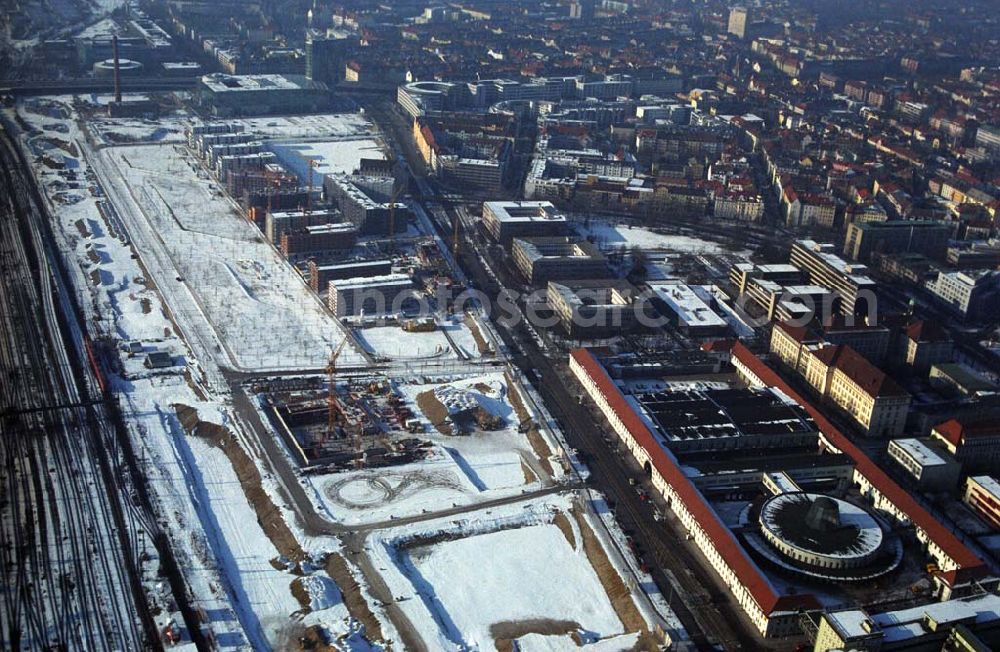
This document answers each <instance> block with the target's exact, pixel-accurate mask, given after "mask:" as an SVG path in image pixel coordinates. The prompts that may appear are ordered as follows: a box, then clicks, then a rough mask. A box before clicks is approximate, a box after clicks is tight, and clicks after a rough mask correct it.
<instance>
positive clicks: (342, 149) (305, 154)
mask: <svg viewBox="0 0 1000 652" xmlns="http://www.w3.org/2000/svg"><path fill="white" fill-rule="evenodd" d="M268 149H270V150H271V151H273V152H274V153H275V154H276V155H277V156H278V160H279V161H281V163H282V164H283V165H284V166H285V167H286V168H287V169H288V170H290V171H291V172H293V173H294V174H296V175H298V177H299V178H300V179H306V178H307V177H308V175H309V161H315V167H314V171H313V173H314V174H315V175H316V177H315V178H316V179H317V183H319V179H322V176H323V175H324V174H333V173H337V172H339V173H343V174H350V173H351V172H353V171H354V170H355V169H357V167H358V164H359V163H361V159H362V158H375V159H384V158H385V154H383V153H382V149H381V147H380V146H379V144H378V143H377V142H375V141H374V140H371V139H369V138H365V139H360V140H359V139H354V138H352V139H350V140H334V141H324V142H317V141H309V142H298V143H286V142H280V143H279V142H272V143H270V144H268Z"/></svg>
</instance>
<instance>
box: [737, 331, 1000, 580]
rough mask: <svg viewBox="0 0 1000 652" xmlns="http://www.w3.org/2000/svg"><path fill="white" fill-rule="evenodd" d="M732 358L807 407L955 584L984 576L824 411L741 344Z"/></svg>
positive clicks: (960, 546)
mask: <svg viewBox="0 0 1000 652" xmlns="http://www.w3.org/2000/svg"><path fill="white" fill-rule="evenodd" d="M733 356H734V357H735V358H736V359H738V360H739V361H740V362H741V363H742V364H744V365H746V366H747V367H748V368H749V369H750V370H751V371H752V372H753V373H754V374H755V375H756V376H757V377H758V378H760V379H761V381H763V382H764V383H765V384H767V385H769V386H772V387H777V388H778V389H780V390H781V391H782V392H784V393H785V394H787V395H788V396H789V397H791V398H792V399H793V400H795V401H796V402H797V403H798V404H799V405H801V406H802V407H803V408H805V410H806V412H808V413H809V416H811V417H812V418H813V421H815V422H816V425H817V426H819V429H820V431H822V433H823V434H824V436H826V438H827V439H828V440H829V441H830V443H832V444H833V445H834V446H836V447H837V449H838V450H840V451H841V452H842V453H844V454H845V455H848V456H849V457H850V458H851V459H853V460H854V464H855V468H856V469H857V471H858V472H859V473H861V474H862V475H863V476H864V477H865V478H866V479H867V480H868V482H870V483H871V485H872V486H873V487H875V488H876V489H878V490H879V491H880V492H881V493H882V494H883V495H884V496H886V497H887V498H889V500H891V501H892V502H893V504H894V505H896V507H897V508H898V509H899V510H900V511H901V512H903V513H904V514H906V516H907V517H908V518H909V519H910V521H911V522H912V523H913V524H914V525H916V526H918V527H919V528H920V529H922V530H923V531H924V532H926V533H927V536H928V538H930V540H931V541H933V542H934V543H936V544H937V545H938V546H939V547H940V548H941V549H942V550H944V551H945V553H946V554H947V555H948V556H949V557H950V558H951V559H952V560H953V561H954V562H955V564H956V566H957V567H958V569H957V570H958V571H959V572H958V573H956V576H955V580H956V581H965V580H968V579H970V578H972V577H979V576H981V574H982V572H983V569H984V568H985V566H984V564H983V561H982V560H981V559H979V557H978V556H977V555H976V554H975V553H974V552H972V550H970V549H969V548H968V547H967V546H966V545H965V544H964V543H962V542H961V541H959V540H958V538H957V537H956V536H955V535H954V534H953V533H952V532H951V531H950V530H949V529H948V528H946V527H945V526H944V525H942V524H941V523H940V522H938V520H937V519H936V518H934V516H933V515H931V513H930V512H928V511H927V510H926V509H924V508H923V507H922V506H921V505H920V504H919V503H917V501H916V500H914V498H913V496H911V495H910V494H909V493H907V492H906V491H904V490H903V489H902V488H901V487H900V486H899V485H897V484H896V483H895V482H894V481H893V480H892V478H890V477H889V476H888V475H886V473H885V471H883V470H882V469H880V468H879V467H878V465H876V464H875V462H873V461H872V460H871V459H870V458H869V457H868V456H867V455H865V453H864V451H862V450H861V449H860V448H858V447H857V446H855V445H854V443H853V442H851V440H850V439H848V438H847V436H846V435H844V433H842V432H841V431H840V430H838V429H837V428H836V427H835V426H834V425H833V423H832V422H831V421H830V420H829V419H827V418H826V416H824V414H823V413H822V412H820V411H819V410H818V409H817V408H816V407H815V406H814V405H812V404H811V403H810V402H809V401H807V400H806V399H805V397H803V396H802V395H800V394H799V393H798V392H796V391H795V390H794V389H793V388H792V387H791V386H790V385H789V384H788V383H786V382H785V381H784V380H783V379H782V378H781V377H780V376H779V375H778V373H777V372H776V371H774V370H773V369H771V367H769V366H768V365H766V364H765V363H764V361H763V360H761V359H760V358H758V357H757V356H756V355H754V354H753V352H752V351H750V349H748V348H746V346H744V345H743V344H742V343H739V342H738V343H737V344H736V346H734V347H733Z"/></svg>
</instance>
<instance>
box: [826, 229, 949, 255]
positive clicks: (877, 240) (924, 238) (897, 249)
mask: <svg viewBox="0 0 1000 652" xmlns="http://www.w3.org/2000/svg"><path fill="white" fill-rule="evenodd" d="M954 230H955V229H954V226H953V225H952V224H949V223H948V222H933V221H918V220H894V221H891V222H855V223H853V224H849V225H848V227H847V238H846V240H845V241H844V255H845V256H847V257H848V258H850V259H852V260H857V261H861V262H868V261H869V260H871V255H872V253H874V252H879V253H882V254H895V253H916V254H922V255H924V256H927V257H928V258H933V259H935V260H943V259H944V257H945V254H946V252H947V250H948V240H949V238H951V237H952V235H953V234H954Z"/></svg>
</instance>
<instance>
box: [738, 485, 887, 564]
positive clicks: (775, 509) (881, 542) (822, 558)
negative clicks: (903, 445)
mask: <svg viewBox="0 0 1000 652" xmlns="http://www.w3.org/2000/svg"><path fill="white" fill-rule="evenodd" d="M757 522H758V525H759V528H760V530H759V534H758V533H754V536H749V537H748V541H749V542H750V544H751V546H752V547H753V548H754V549H755V550H756V551H757V552H758V553H760V554H761V555H763V556H765V557H766V558H768V559H769V560H770V561H771V562H773V563H775V564H777V565H779V566H781V567H782V568H784V569H786V570H790V571H793V572H795V573H797V574H802V575H808V576H810V577H814V578H819V579H827V580H836V581H860V580H866V579H871V578H873V577H877V576H879V575H883V574H885V573H887V572H889V571H891V570H892V569H894V568H895V567H896V566H898V565H899V562H900V560H901V559H902V552H903V551H902V544H901V543H900V541H899V539H898V537H896V536H894V535H893V534H892V533H891V532H890V531H889V529H888V527H887V526H886V525H885V524H884V523H883V522H882V521H881V519H879V518H878V517H876V516H875V515H874V514H872V513H870V512H869V511H868V510H866V509H864V508H863V507H859V506H858V505H855V504H854V503H851V502H848V501H846V500H843V499H841V498H835V497H833V496H828V495H824V494H815V493H807V492H802V491H793V492H788V493H781V494H778V495H775V496H772V497H771V498H768V499H767V500H766V501H764V503H763V504H762V505H761V507H760V515H759V517H758V519H757Z"/></svg>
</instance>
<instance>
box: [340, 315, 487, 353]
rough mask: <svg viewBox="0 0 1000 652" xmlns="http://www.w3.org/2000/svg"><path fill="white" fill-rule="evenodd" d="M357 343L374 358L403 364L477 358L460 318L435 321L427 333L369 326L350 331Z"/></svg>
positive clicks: (476, 349)
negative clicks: (418, 361)
mask: <svg viewBox="0 0 1000 652" xmlns="http://www.w3.org/2000/svg"><path fill="white" fill-rule="evenodd" d="M354 335H355V337H356V338H357V340H358V343H359V344H361V346H363V347H364V348H365V350H366V351H368V352H369V353H371V354H372V355H374V356H377V357H379V358H384V359H390V360H397V361H405V360H433V359H437V360H454V359H457V358H461V359H463V360H473V359H476V358H479V357H480V353H479V346H478V345H477V344H476V340H475V338H474V337H473V336H472V331H471V330H469V327H468V326H467V325H466V324H465V323H464V322H463V319H462V316H457V317H452V318H448V319H444V320H442V321H439V322H438V324H437V326H436V329H435V330H434V331H432V332H427V333H412V332H407V331H405V330H403V329H402V328H400V327H399V326H394V325H388V326H372V327H368V328H359V329H356V330H355V331H354Z"/></svg>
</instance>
